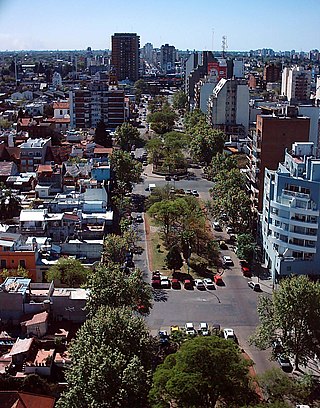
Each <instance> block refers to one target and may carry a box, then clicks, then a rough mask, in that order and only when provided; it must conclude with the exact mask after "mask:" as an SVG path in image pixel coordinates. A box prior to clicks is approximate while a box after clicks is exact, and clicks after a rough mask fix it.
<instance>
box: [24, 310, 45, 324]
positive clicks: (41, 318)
mask: <svg viewBox="0 0 320 408" xmlns="http://www.w3.org/2000/svg"><path fill="white" fill-rule="evenodd" d="M48 316H49V313H48V312H41V313H37V314H35V315H34V316H33V317H32V319H30V320H27V321H26V322H25V325H26V326H32V325H34V324H40V323H45V322H46V321H47V320H48Z"/></svg>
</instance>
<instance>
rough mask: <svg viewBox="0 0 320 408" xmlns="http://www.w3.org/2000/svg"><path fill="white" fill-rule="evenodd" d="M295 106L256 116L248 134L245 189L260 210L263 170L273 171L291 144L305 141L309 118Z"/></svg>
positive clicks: (306, 140)
mask: <svg viewBox="0 0 320 408" xmlns="http://www.w3.org/2000/svg"><path fill="white" fill-rule="evenodd" d="M297 113H298V111H297V108H295V107H293V106H288V107H287V109H286V113H285V114H283V115H280V114H278V115H277V114H275V113H272V114H267V115H264V114H261V115H257V121H256V127H255V129H253V130H252V131H251V132H250V133H249V135H248V146H247V147H248V151H249V154H248V159H249V166H248V173H247V177H248V188H249V190H250V191H251V197H252V200H253V204H254V206H255V207H256V208H257V209H258V211H259V212H261V210H262V200H263V178H264V170H265V168H268V169H270V170H276V168H277V166H278V163H280V162H282V161H283V159H284V153H285V149H286V148H290V146H291V145H292V143H294V142H297V141H299V142H300V141H301V142H308V141H309V128H310V118H308V117H305V116H298V115H297Z"/></svg>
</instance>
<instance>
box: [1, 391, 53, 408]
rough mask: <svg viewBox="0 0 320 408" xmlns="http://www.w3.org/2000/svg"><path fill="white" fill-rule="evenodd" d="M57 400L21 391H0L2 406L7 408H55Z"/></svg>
mask: <svg viewBox="0 0 320 408" xmlns="http://www.w3.org/2000/svg"><path fill="white" fill-rule="evenodd" d="M54 405H55V398H54V397H48V396H43V395H37V394H30V393H28V392H21V391H0V406H1V407H5V408H35V407H39V408H54Z"/></svg>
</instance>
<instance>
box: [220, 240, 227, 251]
mask: <svg viewBox="0 0 320 408" xmlns="http://www.w3.org/2000/svg"><path fill="white" fill-rule="evenodd" d="M219 246H220V249H224V250H225V249H228V245H227V244H226V242H225V241H220V244H219Z"/></svg>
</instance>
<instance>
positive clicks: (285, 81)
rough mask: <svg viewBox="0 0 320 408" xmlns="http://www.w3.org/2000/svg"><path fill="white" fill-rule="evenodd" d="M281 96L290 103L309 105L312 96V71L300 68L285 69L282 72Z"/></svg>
mask: <svg viewBox="0 0 320 408" xmlns="http://www.w3.org/2000/svg"><path fill="white" fill-rule="evenodd" d="M281 94H282V95H284V96H286V97H287V99H288V101H289V102H290V103H308V102H309V101H310V95H311V70H309V69H304V68H303V67H300V66H294V67H285V68H284V69H283V71H282V82H281Z"/></svg>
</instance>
